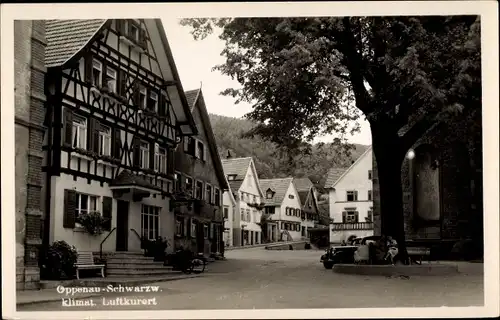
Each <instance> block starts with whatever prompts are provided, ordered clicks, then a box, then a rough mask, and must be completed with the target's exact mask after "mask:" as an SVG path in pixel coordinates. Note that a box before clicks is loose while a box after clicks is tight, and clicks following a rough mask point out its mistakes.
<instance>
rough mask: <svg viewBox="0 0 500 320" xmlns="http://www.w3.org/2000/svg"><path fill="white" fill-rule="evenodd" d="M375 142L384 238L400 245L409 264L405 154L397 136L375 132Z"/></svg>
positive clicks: (402, 256)
mask: <svg viewBox="0 0 500 320" xmlns="http://www.w3.org/2000/svg"><path fill="white" fill-rule="evenodd" d="M376 136H377V137H376ZM372 140H373V153H374V155H375V159H376V161H377V171H378V182H379V189H380V192H379V196H380V218H381V227H382V235H385V236H392V237H393V238H394V239H395V240H396V241H397V242H398V245H399V254H400V256H401V258H402V259H403V261H405V263H406V262H407V260H408V259H407V258H408V254H407V251H406V245H405V225H404V215H403V188H402V183H401V166H402V163H403V160H404V157H405V154H406V152H405V151H403V150H401V147H400V145H399V141H398V140H399V139H398V137H397V135H392V136H390V135H388V134H387V133H386V132H384V134H377V133H376V132H375V133H374V134H373V139H372Z"/></svg>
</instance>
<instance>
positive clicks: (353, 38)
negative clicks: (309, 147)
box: [181, 16, 480, 152]
mask: <svg viewBox="0 0 500 320" xmlns="http://www.w3.org/2000/svg"><path fill="white" fill-rule="evenodd" d="M181 23H182V24H183V25H185V26H190V27H192V34H193V36H194V37H195V39H203V38H204V37H206V36H207V35H209V34H210V33H211V32H213V28H214V27H218V28H222V32H221V33H220V35H219V37H220V39H222V40H223V41H225V43H226V46H225V49H224V50H223V52H222V53H221V54H222V55H223V56H225V57H226V62H225V63H223V64H221V65H218V66H215V67H214V69H215V70H219V71H220V72H221V73H222V74H225V75H228V76H230V77H232V78H233V79H236V80H237V81H238V82H239V83H240V84H241V87H240V88H228V89H226V90H224V91H223V92H222V94H224V95H230V96H233V97H235V98H236V103H238V102H240V101H247V102H250V103H252V105H253V110H252V111H251V112H250V113H249V114H248V115H247V116H248V118H249V119H252V120H255V121H257V122H258V125H257V126H256V127H255V128H253V129H252V131H251V132H250V134H258V135H261V136H262V137H264V138H268V139H270V140H271V141H273V142H275V143H277V144H278V145H286V146H288V147H290V148H297V147H299V146H300V145H301V142H302V141H308V142H310V141H312V139H313V138H314V137H316V136H318V135H322V134H331V133H335V134H338V135H339V138H340V139H341V140H343V139H345V138H346V134H347V133H349V132H348V131H349V125H352V123H353V121H355V120H357V119H358V118H359V115H360V114H359V111H361V112H362V113H363V114H364V115H365V116H366V118H367V119H368V121H369V122H370V124H371V125H372V129H375V130H382V129H383V130H384V131H386V130H391V131H393V132H398V133H399V137H400V138H401V146H402V148H401V149H405V148H407V147H409V146H411V145H412V143H413V142H414V141H415V140H416V139H417V138H418V137H419V136H421V135H422V133H423V132H425V131H426V130H427V129H428V128H429V127H430V126H431V125H432V124H433V123H434V122H435V121H437V120H440V119H442V118H443V117H445V116H449V115H450V114H454V113H457V112H460V111H462V110H463V108H464V106H468V107H471V106H476V107H477V105H475V104H472V103H471V102H477V101H478V99H480V93H478V92H477V90H479V91H480V63H479V59H480V50H479V48H480V47H479V45H480V40H479V19H478V18H477V17H475V16H454V17H441V16H440V17H324V18H323V17H318V18H309V17H303V18H235V19H183V20H182V21H181ZM474 100H476V101H474ZM354 106H355V107H357V108H355V107H354ZM408 124H412V126H411V129H412V130H410V128H408ZM357 129H359V127H358V126H356V125H354V127H353V128H352V130H353V131H355V130H357ZM400 131H401V132H400ZM401 152H406V150H401Z"/></svg>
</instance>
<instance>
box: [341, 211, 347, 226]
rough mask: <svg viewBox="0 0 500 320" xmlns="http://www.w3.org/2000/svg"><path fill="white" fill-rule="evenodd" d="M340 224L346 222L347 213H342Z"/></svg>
mask: <svg viewBox="0 0 500 320" xmlns="http://www.w3.org/2000/svg"><path fill="white" fill-rule="evenodd" d="M342 222H343V223H346V222H347V211H342Z"/></svg>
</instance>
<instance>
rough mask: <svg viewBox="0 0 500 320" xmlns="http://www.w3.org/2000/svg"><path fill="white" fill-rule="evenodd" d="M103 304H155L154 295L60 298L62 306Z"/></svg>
mask: <svg viewBox="0 0 500 320" xmlns="http://www.w3.org/2000/svg"><path fill="white" fill-rule="evenodd" d="M99 304H100V305H103V306H141V305H142V306H151V305H157V304H158V302H157V301H156V297H154V298H147V299H145V298H127V297H118V298H106V297H101V298H96V299H93V298H88V299H75V298H62V302H61V305H62V306H63V307H95V306H97V305H99Z"/></svg>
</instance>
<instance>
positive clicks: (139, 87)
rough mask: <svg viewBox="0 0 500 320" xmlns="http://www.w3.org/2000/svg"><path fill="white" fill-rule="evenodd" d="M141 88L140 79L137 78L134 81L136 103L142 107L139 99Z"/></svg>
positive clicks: (138, 106)
mask: <svg viewBox="0 0 500 320" xmlns="http://www.w3.org/2000/svg"><path fill="white" fill-rule="evenodd" d="M140 90H141V86H140V85H139V81H138V80H135V81H134V98H133V100H134V105H135V106H136V107H137V108H139V109H140V108H142V106H140V105H139V100H140V98H139V97H140Z"/></svg>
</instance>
